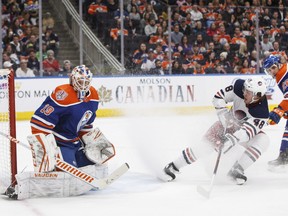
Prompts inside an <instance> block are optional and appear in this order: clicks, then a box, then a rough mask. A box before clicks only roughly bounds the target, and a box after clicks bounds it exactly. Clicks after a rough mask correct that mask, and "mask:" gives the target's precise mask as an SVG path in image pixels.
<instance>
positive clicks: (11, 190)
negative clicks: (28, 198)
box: [4, 186, 18, 200]
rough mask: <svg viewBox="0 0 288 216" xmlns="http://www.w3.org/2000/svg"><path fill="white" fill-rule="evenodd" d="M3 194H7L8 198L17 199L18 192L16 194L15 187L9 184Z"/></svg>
mask: <svg viewBox="0 0 288 216" xmlns="http://www.w3.org/2000/svg"><path fill="white" fill-rule="evenodd" d="M4 195H6V196H8V197H9V198H10V199H13V200H17V199H18V194H17V192H16V190H15V188H14V187H12V186H9V187H8V188H7V190H6V191H5V193H4Z"/></svg>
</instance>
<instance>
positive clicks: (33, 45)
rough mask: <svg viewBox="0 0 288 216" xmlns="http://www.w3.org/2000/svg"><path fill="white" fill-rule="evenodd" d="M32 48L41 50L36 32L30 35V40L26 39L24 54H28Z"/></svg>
mask: <svg viewBox="0 0 288 216" xmlns="http://www.w3.org/2000/svg"><path fill="white" fill-rule="evenodd" d="M30 50H35V51H36V50H39V44H38V40H37V36H36V35H34V34H31V35H30V37H29V40H27V41H26V43H25V44H24V46H23V54H24V55H28V54H29V52H30Z"/></svg>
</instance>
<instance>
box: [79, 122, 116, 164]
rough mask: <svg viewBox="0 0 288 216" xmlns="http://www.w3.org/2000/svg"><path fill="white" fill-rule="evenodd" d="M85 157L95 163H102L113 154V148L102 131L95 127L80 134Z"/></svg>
mask: <svg viewBox="0 0 288 216" xmlns="http://www.w3.org/2000/svg"><path fill="white" fill-rule="evenodd" d="M82 142H83V143H84V152H85V155H86V157H87V158H88V159H89V160H90V161H92V162H93V163H95V164H98V165H99V164H103V163H105V162H106V161H108V160H109V159H111V158H112V157H113V156H114V155H115V148H114V145H113V144H112V143H110V142H109V141H108V140H107V139H106V137H105V136H104V135H103V133H102V132H101V131H100V130H99V129H98V128H95V129H94V130H92V131H90V132H88V133H86V134H84V135H83V136H82Z"/></svg>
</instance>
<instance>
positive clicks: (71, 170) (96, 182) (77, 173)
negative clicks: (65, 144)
mask: <svg viewBox="0 0 288 216" xmlns="http://www.w3.org/2000/svg"><path fill="white" fill-rule="evenodd" d="M0 135H2V136H4V137H6V138H7V139H9V140H10V141H12V142H14V143H16V144H20V145H21V146H23V147H25V148H26V149H29V150H30V147H29V146H28V145H27V144H25V143H23V142H21V141H19V140H17V139H16V138H14V137H12V136H10V135H8V134H5V133H3V132H1V131H0ZM56 167H57V168H58V169H60V170H62V171H64V172H66V173H68V174H70V175H72V176H74V177H75V178H77V179H79V180H81V181H83V182H86V183H87V184H89V185H91V186H92V187H94V188H98V189H104V188H106V187H107V186H108V185H110V184H112V183H113V182H114V181H115V180H117V179H118V178H120V177H121V176H122V175H123V174H124V173H126V172H127V171H128V169H129V165H128V164H127V163H124V164H122V165H121V166H120V167H118V168H117V169H116V170H114V172H112V173H111V174H110V175H109V176H108V177H107V178H104V179H97V178H95V177H93V176H91V175H89V174H87V173H85V172H83V171H82V170H80V169H78V168H77V167H74V166H72V165H71V164H68V163H67V162H65V161H63V160H60V159H59V158H57V159H56Z"/></svg>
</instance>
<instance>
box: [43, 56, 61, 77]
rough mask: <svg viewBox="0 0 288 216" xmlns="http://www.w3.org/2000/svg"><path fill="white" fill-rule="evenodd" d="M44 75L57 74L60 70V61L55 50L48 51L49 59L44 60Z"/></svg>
mask: <svg viewBox="0 0 288 216" xmlns="http://www.w3.org/2000/svg"><path fill="white" fill-rule="evenodd" d="M43 70H44V74H43V75H44V76H57V75H58V73H59V71H60V65H59V62H58V61H57V60H56V59H55V57H54V51H53V50H48V51H47V59H45V60H44V61H43Z"/></svg>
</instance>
